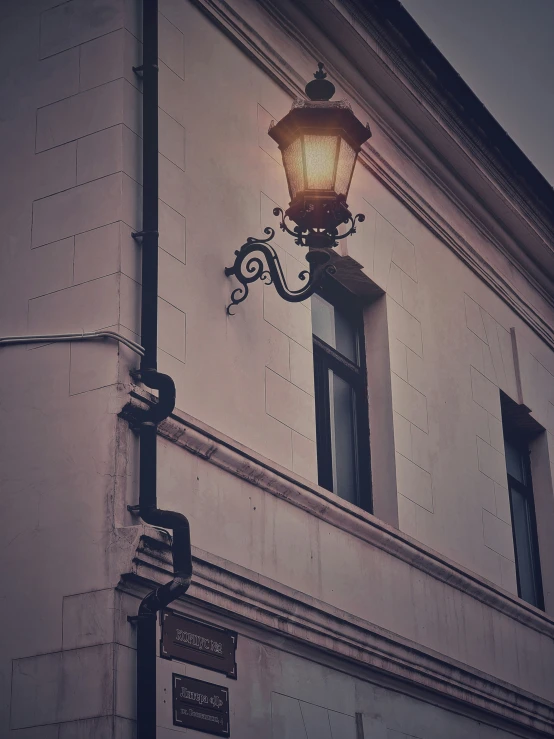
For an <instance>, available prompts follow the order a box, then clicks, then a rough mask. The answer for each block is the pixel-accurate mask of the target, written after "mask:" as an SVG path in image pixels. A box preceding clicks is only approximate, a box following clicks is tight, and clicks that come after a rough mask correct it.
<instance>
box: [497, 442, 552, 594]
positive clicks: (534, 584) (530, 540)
mask: <svg viewBox="0 0 554 739" xmlns="http://www.w3.org/2000/svg"><path fill="white" fill-rule="evenodd" d="M504 447H505V451H506V471H507V473H508V490H509V492H510V510H511V514H512V533H513V537H514V552H515V560H516V575H517V590H518V595H519V597H520V598H522V599H523V600H526V601H527V602H528V603H531V605H533V606H537V608H543V607H544V605H543V595H542V583H541V572H540V562H539V549H538V542H537V524H536V520H535V506H534V501H533V487H532V484H531V465H530V460H529V449H528V446H527V443H526V442H525V441H522V440H518V439H517V437H514V436H510V435H508V436H505V439H504Z"/></svg>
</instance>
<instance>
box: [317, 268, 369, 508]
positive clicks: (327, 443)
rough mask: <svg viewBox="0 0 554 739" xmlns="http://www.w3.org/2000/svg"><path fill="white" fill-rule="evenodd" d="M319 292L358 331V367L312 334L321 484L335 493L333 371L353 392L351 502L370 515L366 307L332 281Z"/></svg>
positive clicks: (318, 461) (328, 279)
mask: <svg viewBox="0 0 554 739" xmlns="http://www.w3.org/2000/svg"><path fill="white" fill-rule="evenodd" d="M316 292H317V294H318V295H319V297H321V298H322V299H323V300H325V301H327V302H328V303H330V304H331V305H333V306H334V307H335V308H337V309H338V310H339V311H340V312H341V313H342V314H343V316H344V317H345V318H346V319H347V320H348V321H349V322H350V323H351V325H352V326H353V328H354V330H355V335H356V343H357V355H358V364H355V363H354V362H352V361H351V360H350V359H348V358H347V357H346V356H344V355H343V354H341V353H340V352H338V351H337V350H336V349H334V348H333V347H332V346H329V344H327V343H326V342H325V341H323V339H320V338H319V337H318V336H316V335H315V334H313V333H312V346H313V359H314V397H315V410H316V448H317V472H318V484H319V485H320V486H321V487H323V488H325V489H326V490H329V491H330V492H333V493H334V490H333V452H332V433H331V412H330V393H329V370H331V371H332V372H333V373H334V374H336V375H337V376H338V377H340V378H341V379H343V380H344V381H345V382H346V383H348V385H350V387H351V388H352V392H353V410H354V429H353V432H354V437H355V438H354V458H355V473H356V490H355V495H354V500H353V501H349V502H352V503H353V504H354V505H356V506H358V507H359V508H363V509H364V510H366V511H368V512H370V513H371V512H372V510H373V500H372V489H371V453H370V427H369V407H368V386H367V367H366V356H365V332H364V320H363V304H362V302H361V301H360V300H359V298H358V297H357V296H356V295H354V294H353V293H351V292H349V291H348V290H347V289H346V288H345V287H343V286H342V285H341V284H340V283H338V282H337V281H336V280H333V279H332V278H331V277H329V278H327V279H326V280H324V282H323V284H322V285H321V286H320V288H318V290H317V291H316ZM335 494H336V495H337V497H340V496H338V494H337V493H335ZM342 499H343V500H347V499H346V498H342Z"/></svg>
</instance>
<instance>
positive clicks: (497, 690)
mask: <svg viewBox="0 0 554 739" xmlns="http://www.w3.org/2000/svg"><path fill="white" fill-rule="evenodd" d="M151 532H152V536H143V537H142V538H141V540H140V544H139V546H138V548H137V551H136V553H135V557H134V560H133V565H132V571H131V572H129V573H127V574H126V575H124V576H123V578H122V581H121V584H120V589H121V590H123V591H125V592H128V593H130V594H133V595H135V596H137V597H142V596H143V595H144V593H145V590H146V588H151V587H153V586H155V585H157V584H161V583H165V582H167V581H168V580H169V579H171V576H172V567H171V555H170V550H169V545H168V543H167V539H166V538H165V537H164V536H163V534H162V532H158V531H156V530H155V529H151ZM193 565H194V575H193V580H192V584H191V586H190V589H189V591H188V592H187V594H186V596H184V597H183V598H181V599H180V601H177V602H175V603H173V604H172V608H174V609H175V610H181V611H182V612H183V613H190V611H191V607H192V608H194V609H196V611H195V613H196V615H201V614H202V612H203V611H204V612H205V610H206V609H207V610H209V611H211V612H212V613H216V614H219V615H220V616H223V617H224V618H231V619H233V622H234V628H237V630H238V631H239V633H240V626H239V625H237V624H243V625H244V626H245V627H247V636H250V637H251V638H255V639H257V640H258V641H267V642H268V643H271V641H272V639H273V640H275V637H278V641H277V646H278V648H281V649H285V650H286V651H289V652H293V653H294V652H298V651H299V646H300V645H302V646H303V647H304V649H303V652H305V651H306V648H307V649H308V650H309V652H310V654H311V655H312V658H316V659H317V661H324V660H325V658H326V657H327V659H328V658H335V661H336V660H337V659H338V660H340V661H341V662H342V663H343V665H342V669H343V670H345V671H348V672H350V673H351V674H352V672H356V673H358V674H360V676H361V677H363V678H365V679H368V680H370V681H375V682H378V683H379V684H381V685H383V684H386V682H387V681H388V682H389V683H390V684H391V686H394V687H395V689H397V690H402V689H403V688H404V691H405V692H410V687H411V688H412V689H413V688H414V687H415V688H419V690H420V692H421V691H423V692H428V693H429V695H427V699H428V700H429V699H430V698H431V699H432V700H433V702H435V700H436V698H435V696H436V695H437V694H438V695H440V696H442V697H443V698H446V699H447V701H450V702H455V710H456V711H457V712H458V713H465V714H466V715H472V716H473V717H475V715H476V713H477V715H479V714H481V718H483V717H482V712H486V714H489V715H487V717H486V718H487V720H488V721H489V722H490V721H491V715H492V716H494V717H496V719H497V721H500V725H502V726H503V727H504V728H506V723H507V724H508V726H510V725H511V727H510V728H512V729H513V728H514V726H513V725H514V724H515V725H516V726H517V728H518V729H519V731H518V733H520V732H521V729H523V730H524V735H528V736H537V734H538V733H541V734H543V735H546V736H554V704H552V703H550V702H548V701H546V700H543V699H541V698H538V697H537V696H534V695H531V694H530V693H528V692H526V691H523V690H520V689H519V688H517V687H515V686H513V685H509V684H508V683H506V682H504V681H502V680H499V679H496V678H494V677H491V676H490V675H486V674H484V673H482V672H480V671H478V670H475V669H472V668H470V667H468V666H467V665H464V664H462V663H459V662H456V661H455V660H451V659H449V658H446V657H444V656H443V655H439V654H437V653H436V652H433V651H432V650H428V649H425V648H422V647H421V646H419V645H417V644H414V643H413V642H410V641H409V640H407V639H403V638H401V637H399V636H397V635H395V634H392V633H390V632H388V631H386V630H385V629H382V628H379V627H377V626H375V625H373V624H371V623H369V622H367V621H365V620H364V619H361V618H359V617H356V616H353V615H352V614H349V613H345V612H344V611H341V610H339V609H337V608H334V607H333V606H330V605H329V604H327V603H322V602H321V601H318V600H316V599H313V598H310V597H309V596H306V595H304V594H302V593H298V592H297V591H295V590H292V589H291V588H288V587H287V586H284V585H282V584H281V583H277V582H275V581H273V580H270V579H268V578H264V577H262V576H260V575H258V574H257V573H253V572H250V571H249V570H246V569H245V568H243V567H239V566H238V565H234V564H231V563H229V562H226V561H225V560H222V559H221V558H219V557H215V556H214V555H211V554H208V553H206V552H202V551H200V550H196V549H193ZM198 610H199V611H200V613H198ZM295 645H296V646H295ZM346 664H347V665H348V667H346ZM340 668H341V666H339V669H340ZM384 678H387V680H384ZM527 729H528V730H530V731H529V733H527V731H526V730H527Z"/></svg>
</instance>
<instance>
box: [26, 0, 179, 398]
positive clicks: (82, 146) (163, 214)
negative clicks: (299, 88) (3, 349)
mask: <svg viewBox="0 0 554 739" xmlns="http://www.w3.org/2000/svg"><path fill="white" fill-rule="evenodd" d="M135 6H136V7H135ZM139 10H140V8H139V4H137V3H133V2H131V1H130V0H113V1H111V2H106V1H102V0H93V2H83V1H82V0H71V1H70V2H68V3H65V4H63V5H60V6H56V7H53V8H50V9H48V10H46V11H44V12H43V13H42V15H41V22H40V40H39V44H40V57H41V61H40V62H39V67H40V68H41V69H42V68H43V67H44V68H45V72H44V74H45V77H52V75H54V76H56V77H57V78H58V85H57V87H54V85H53V84H52V86H51V87H52V89H51V90H50V91H49V94H48V95H47V96H44V97H42V98H41V99H40V101H39V102H40V107H39V108H38V109H37V116H36V121H37V123H36V138H35V151H36V154H35V177H34V179H35V188H34V202H33V205H32V243H31V246H32V249H33V254H32V259H31V265H30V271H31V274H32V279H31V280H30V284H31V293H30V295H29V327H30V329H31V330H33V331H38V330H41V331H44V332H46V331H49V332H50V331H53V332H56V331H60V330H67V331H81V330H90V329H98V328H107V327H110V328H115V329H116V330H119V331H121V332H122V333H125V334H126V335H128V336H129V337H130V338H133V339H134V340H138V333H139V331H140V317H139V308H138V299H139V285H140V281H141V276H140V244H137V243H136V242H135V241H133V239H132V237H131V233H132V232H133V231H138V230H140V227H141V182H142V161H141V160H142V140H141V135H142V125H141V120H142V94H141V84H142V83H141V81H140V78H139V77H137V75H135V74H134V73H133V71H132V67H133V66H137V65H139V64H140V62H141V57H142V44H141V41H140V38H141V31H140V22H139V21H140V18H139ZM159 19H160V26H159V34H160V67H161V69H160V111H159V125H160V156H159V164H160V198H161V199H160V249H161V252H160V254H161V256H160V296H161V298H162V300H160V330H159V335H160V349H161V360H162V363H163V361H164V360H165V361H166V363H167V362H170V363H174V362H175V361H176V362H177V365H178V367H179V366H180V365H182V363H183V362H184V359H185V328H186V322H185V314H184V311H183V304H182V285H183V282H184V280H183V269H184V263H185V218H184V201H185V192H184V169H185V131H184V128H183V125H182V124H183V111H184V107H183V106H184V90H183V89H182V84H183V80H184V74H185V56H184V40H183V34H182V32H181V31H180V30H179V29H177V28H176V27H175V26H174V25H173V24H172V23H171V22H170V21H169V20H168V19H167V18H166V17H164V16H163V15H162V14H160V17H159ZM61 57H63V60H64V61H65V64H59V63H58V62H57V60H58V59H60V58H61ZM179 85H180V86H179ZM110 276H113V278H112V277H110ZM90 301H92V302H90ZM99 352H100V354H99ZM102 352H104V353H103V354H102ZM112 354H114V353H113V352H112ZM120 354H123V355H125V360H126V361H125V362H121V361H120V359H118V356H117V353H115V354H114V356H113V357H112V356H111V355H110V353H109V347H108V346H101V347H100V346H96V345H95V346H94V347H92V346H91V345H86V347H83V346H81V345H75V346H73V347H72V351H71V360H72V370H71V382H70V393H71V394H74V393H80V392H84V391H86V390H92V389H95V388H97V387H103V386H105V385H108V384H113V383H114V382H117V381H118V377H119V378H122V379H126V378H127V377H128V361H129V360H130V361H132V362H135V363H136V360H134V358H133V357H132V355H131V356H127V355H128V354H129V353H128V352H127V350H121V352H120ZM87 357H88V358H87ZM96 365H98V367H102V370H101V371H100V369H94V367H95V366H96ZM123 365H125V366H123ZM178 367H177V368H178ZM171 369H172V370H173V369H175V367H174V366H173V365H172V367H171Z"/></svg>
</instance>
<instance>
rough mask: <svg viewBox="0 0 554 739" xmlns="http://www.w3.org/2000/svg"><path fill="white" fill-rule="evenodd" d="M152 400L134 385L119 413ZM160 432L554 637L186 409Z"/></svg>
mask: <svg viewBox="0 0 554 739" xmlns="http://www.w3.org/2000/svg"><path fill="white" fill-rule="evenodd" d="M153 401H154V399H153V397H152V396H150V395H148V394H146V393H144V394H139V393H138V392H136V391H133V392H132V393H131V401H130V403H128V404H127V405H126V406H125V408H124V409H123V410H122V411H121V414H120V415H121V417H122V418H124V419H125V420H127V421H128V422H129V423H130V424H131V425H133V424H134V423H136V422H137V421H138V420H139V418H140V413H141V411H142V409H143V408H144V404H145V403H146V404H148V403H150V402H153ZM158 433H159V435H160V436H161V437H163V438H165V439H167V440H168V441H171V442H173V443H174V444H176V445H177V446H179V447H181V448H182V449H185V450H186V451H187V452H190V453H191V454H194V455H196V456H199V457H202V458H203V459H205V460H206V461H207V462H209V463H210V464H213V465H215V466H216V467H219V468H220V469H223V470H225V471H226V472H228V473H230V474H232V475H234V476H235V477H238V478H240V479H242V480H245V481H246V482H249V483H251V484H252V485H256V486H257V487H259V488H261V489H262V490H265V491H266V492H268V493H271V494H272V495H275V496H276V497H278V498H280V499H281V500H286V501H287V502H288V503H290V504H291V505H294V506H296V507H297V508H301V509H302V510H304V511H307V512H308V513H310V514H311V515H313V516H316V517H317V518H319V519H321V520H322V521H325V522H326V523H328V524H330V525H332V526H335V527H336V528H338V529H340V530H342V531H344V532H346V533H348V534H349V535H350V536H355V537H356V538H358V539H361V540H362V541H365V542H367V543H368V544H371V545H372V546H375V547H377V548H379V549H381V550H383V551H385V552H387V553H388V554H390V555H392V556H393V557H396V558H397V559H400V560H402V561H404V562H406V563H407V564H409V565H410V566H412V567H415V568H416V569H418V570H420V571H422V572H425V573H427V574H428V575H430V576H431V577H434V578H435V579H437V580H440V581H442V582H444V583H446V584H447V585H449V586H450V587H453V588H456V589H457V590H460V591H461V592H463V593H466V594H469V595H470V596H472V597H473V598H475V599H476V600H478V601H480V602H482V603H484V604H486V605H487V606H489V607H491V608H493V609H495V610H497V611H500V612H501V613H504V614H506V615H508V616H509V617H510V618H513V619H515V620H516V621H519V622H520V623H522V624H525V626H528V627H529V628H531V629H534V630H535V631H538V632H539V633H541V634H546V635H547V636H549V637H550V638H554V620H553V619H551V618H549V617H548V616H547V615H546V614H545V613H544V612H543V611H540V610H539V609H537V608H534V607H533V606H531V605H529V604H528V603H526V602H525V601H522V600H521V599H519V598H516V597H515V596H513V595H511V594H510V593H508V592H506V591H504V590H501V589H500V588H498V587H496V586H495V585H493V584H492V583H490V582H488V581H487V580H484V579H483V578H481V577H479V575H477V574H475V573H473V572H471V571H470V570H466V569H465V568H464V567H462V566H461V565H458V564H456V563H455V562H452V561H450V560H448V559H446V558H445V557H443V556H442V555H440V554H439V553H438V552H435V551H434V550H432V549H430V548H429V547H426V546H425V545H423V544H421V543H420V542H417V541H415V540H414V539H412V538H411V537H409V536H407V535H406V534H404V533H403V532H401V531H400V530H399V529H395V528H394V527H392V526H389V525H388V524H385V523H383V522H382V521H380V520H379V519H378V518H376V517H375V516H372V515H371V514H370V513H367V511H364V510H362V509H361V508H358V507H357V506H355V505H352V504H351V503H349V502H348V501H346V500H342V499H341V498H339V497H338V496H336V495H333V494H332V493H329V491H327V490H325V489H324V488H321V487H319V486H318V485H315V484H312V483H310V482H309V481H307V480H305V479H304V478H302V477H300V476H298V475H296V474H295V473H293V472H291V471H290V470H286V469H285V468H283V467H280V466H279V465H277V464H276V463H274V462H271V461H269V460H267V459H265V458H264V457H262V456H261V455H260V454H258V453H257V452H255V451H253V450H252V449H248V448H247V447H244V446H243V445H241V444H239V443H238V442H236V441H234V440H232V439H229V438H228V437H226V436H225V435H224V434H221V433H220V432H218V431H216V430H215V429H212V428H211V427H209V426H207V425H206V424H203V423H202V422H201V421H198V420H197V419H195V418H192V417H191V416H189V415H187V414H186V413H184V412H182V411H178V410H177V411H175V413H173V414H172V415H171V416H170V417H169V418H168V419H166V420H165V421H163V422H162V423H161V424H160V425H159V426H158Z"/></svg>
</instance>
